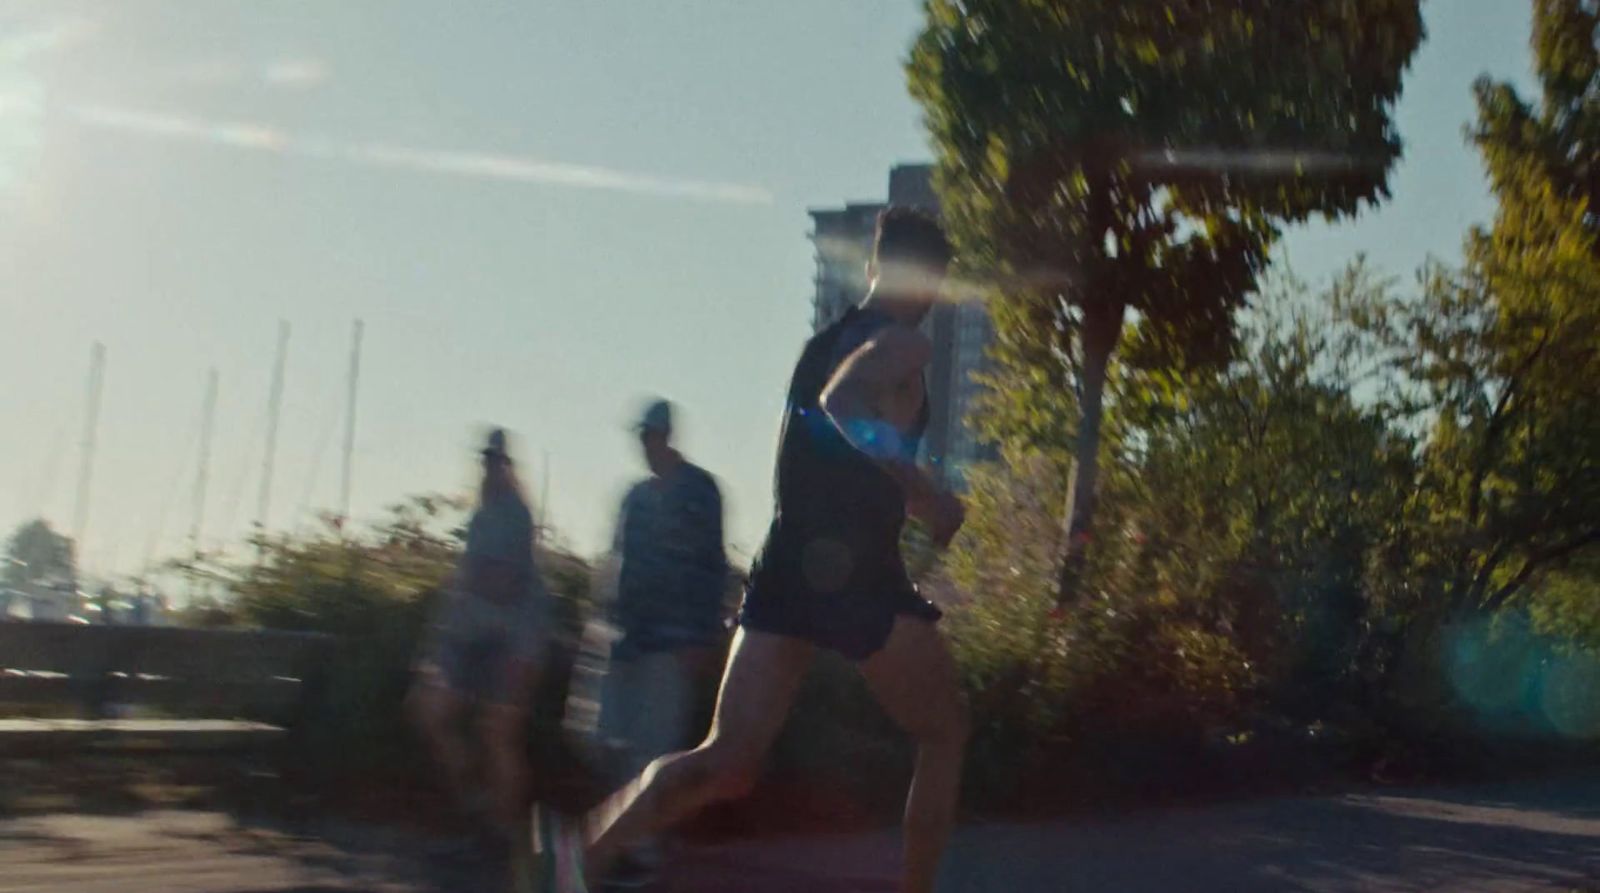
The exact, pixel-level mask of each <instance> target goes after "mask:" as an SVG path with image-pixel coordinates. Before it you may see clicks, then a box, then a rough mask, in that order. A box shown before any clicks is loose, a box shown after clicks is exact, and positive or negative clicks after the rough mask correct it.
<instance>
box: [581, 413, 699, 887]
mask: <svg viewBox="0 0 1600 893" xmlns="http://www.w3.org/2000/svg"><path fill="white" fill-rule="evenodd" d="M672 416H673V413H672V405H671V404H670V403H668V402H667V401H665V400H656V401H653V402H652V403H650V405H649V406H648V407H646V409H645V411H644V413H643V415H642V416H641V418H640V419H639V422H638V424H636V425H635V426H634V430H635V431H636V432H637V434H638V436H639V445H640V447H641V448H642V451H643V453H644V460H645V464H646V465H647V466H648V467H649V469H650V476H649V477H647V478H645V479H644V480H642V481H639V482H638V483H637V484H635V485H634V486H633V487H631V488H629V490H628V495H627V497H626V498H625V499H623V501H622V511H621V513H620V515H619V518H618V521H617V530H616V536H615V540H614V547H613V548H614V552H615V553H616V556H617V558H619V559H620V565H621V566H620V568H619V570H618V573H617V585H616V598H615V601H614V602H613V603H612V605H611V606H610V611H609V612H608V613H609V615H610V620H611V623H612V625H613V626H614V627H615V628H616V629H617V630H618V631H620V633H621V638H620V639H618V640H616V641H615V642H613V643H612V645H611V648H610V660H609V661H608V662H607V663H608V666H607V669H606V673H605V680H604V683H603V684H602V687H601V700H600V722H599V737H600V739H601V742H602V744H603V745H604V748H605V750H606V751H608V752H610V753H613V754H616V755H617V756H619V757H620V759H618V760H616V761H615V763H614V764H613V768H614V769H615V770H616V772H615V774H614V775H613V776H612V778H611V780H612V781H613V782H614V783H621V782H625V781H631V780H632V779H634V778H635V777H637V776H638V775H639V773H641V772H643V771H644V769H645V767H646V766H648V765H650V763H651V761H653V760H655V759H656V758H657V757H660V756H663V755H665V754H669V753H672V752H674V751H678V750H682V749H683V748H685V747H689V746H691V745H692V744H693V743H694V741H693V740H691V739H690V735H691V734H692V732H691V729H690V726H689V724H690V722H691V721H692V720H693V719H694V713H695V707H696V704H697V701H698V697H697V692H698V691H699V690H700V686H701V684H702V683H703V682H705V681H709V680H707V678H706V677H707V674H708V673H709V672H715V670H716V667H717V660H718V658H719V657H720V656H721V654H720V651H719V649H720V648H721V646H723V645H724V644H726V639H725V638H724V637H725V636H726V634H727V633H726V631H725V628H724V626H723V610H724V609H723V597H724V592H725V591H726V589H727V582H728V560H727V555H726V553H725V552H724V551H723V543H722V494H721V493H720V492H719V491H718V489H717V482H716V481H715V480H714V479H713V478H712V477H711V475H710V474H708V473H706V471H705V469H702V468H700V467H699V466H698V465H695V464H694V463H692V462H690V461H688V460H687V459H685V458H684V457H683V455H682V454H681V453H679V452H678V451H677V450H676V449H674V448H673V446H672V428H673V426H672V421H673V420H672ZM660 863H661V848H660V845H659V841H657V840H654V839H646V840H644V841H641V842H640V843H639V845H637V846H635V847H632V848H630V850H629V852H628V853H627V854H626V855H625V856H624V857H623V859H622V860H621V861H620V862H619V864H618V865H617V866H616V867H615V870H613V871H612V873H611V876H610V878H609V883H610V884H611V885H612V886H615V887H619V888H624V889H626V888H632V887H641V886H644V885H645V884H646V883H647V882H648V881H649V879H650V878H651V877H652V876H653V875H654V873H655V871H656V870H657V868H658V867H659V865H660Z"/></svg>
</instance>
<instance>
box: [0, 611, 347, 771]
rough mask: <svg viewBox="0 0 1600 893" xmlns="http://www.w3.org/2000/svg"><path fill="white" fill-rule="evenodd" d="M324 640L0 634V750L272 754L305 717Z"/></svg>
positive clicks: (139, 631)
mask: <svg viewBox="0 0 1600 893" xmlns="http://www.w3.org/2000/svg"><path fill="white" fill-rule="evenodd" d="M332 641H333V640H332V638H331V637H329V636H325V635H320V634H315V633H293V632H280V631H264V630H249V631H246V630H203V629H178V628H174V627H149V626H92V625H84V624H74V623H0V751H6V752H19V751H26V752H31V753H53V752H57V751H60V750H63V749H84V748H89V749H118V750H120V749H125V748H134V749H141V750H143V749H163V750H185V749H187V750H205V751H212V750H228V749H237V748H254V747H259V746H262V745H266V744H270V743H272V742H275V741H278V740H281V739H282V738H284V736H285V735H286V734H287V733H288V732H289V730H290V729H291V728H292V727H293V726H294V725H295V723H296V722H297V721H298V720H299V719H300V717H301V715H302V714H303V713H304V711H305V709H306V705H307V703H308V697H309V695H310V693H311V690H312V689H314V687H315V683H316V679H317V676H318V673H319V669H320V667H321V666H322V665H323V663H324V657H325V655H326V653H327V651H328V649H329V647H330V646H331V645H332ZM26 714H32V716H27V715H26ZM40 714H47V715H48V716H47V717H46V718H40ZM62 714H67V715H68V716H63V715H62ZM71 714H76V716H71Z"/></svg>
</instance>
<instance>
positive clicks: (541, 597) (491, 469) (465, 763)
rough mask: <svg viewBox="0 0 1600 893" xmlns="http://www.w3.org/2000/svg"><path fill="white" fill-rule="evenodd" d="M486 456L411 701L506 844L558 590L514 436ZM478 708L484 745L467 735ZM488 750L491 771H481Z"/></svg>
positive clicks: (514, 820) (461, 791)
mask: <svg viewBox="0 0 1600 893" xmlns="http://www.w3.org/2000/svg"><path fill="white" fill-rule="evenodd" d="M481 455H482V458H483V480H482V485H481V488H480V491H479V499H478V506H477V509H476V510H475V511H474V512H473V513H472V518H471V520H470V521H469V522H468V524H467V541H466V549H465V551H464V552H463V554H462V556H461V561H460V565H459V566H458V567H457V569H456V576H455V579H454V581H453V582H452V584H451V585H450V587H449V588H448V591H447V592H446V593H445V594H444V603H443V605H442V606H441V608H440V610H439V612H438V614H437V615H436V617H435V618H434V626H433V631H432V634H431V636H430V638H429V641H428V643H427V645H426V648H425V651H424V654H423V657H422V659H421V660H420V661H419V662H418V667H417V673H416V679H415V681H414V683H413V685H412V689H411V693H410V695H409V696H408V698H407V701H408V703H407V707H408V709H409V712H410V714H411V716H412V717H413V719H414V720H415V722H416V723H417V725H418V726H419V728H420V729H421V731H422V733H423V736H424V738H425V739H426V740H427V742H428V745H429V747H430V748H431V749H432V751H433V755H434V757H435V758H436V759H437V760H438V761H439V763H440V765H441V766H442V767H443V768H444V770H445V775H446V780H447V781H448V783H449V785H450V788H451V792H452V793H453V794H455V795H456V796H457V797H458V798H459V802H460V804H461V806H462V808H463V809H464V810H465V811H466V812H467V814H468V815H469V816H470V817H471V818H473V819H474V820H475V821H477V822H480V823H481V824H482V827H483V828H484V829H485V830H488V831H490V832H491V834H492V836H493V838H495V840H496V842H497V843H498V840H499V839H500V838H504V839H505V840H508V841H509V840H511V839H512V838H510V837H509V836H507V835H510V834H512V833H513V832H514V829H515V828H516V827H517V824H518V822H519V821H520V820H521V819H522V818H523V817H525V815H526V809H527V797H528V791H529V769H528V760H527V747H528V742H527V730H528V711H529V707H530V704H531V700H532V696H533V691H534V686H535V684H536V683H537V681H538V676H539V668H540V662H541V660H542V659H543V655H544V645H545V640H544V634H545V625H546V624H545V618H546V614H547V610H548V602H549V595H548V594H547V592H546V590H545V587H544V582H543V580H542V579H541V578H540V576H539V571H538V569H537V568H536V567H535V566H534V561H533V537H534V526H533V515H532V513H531V512H530V511H529V510H528V502H527V499H526V498H525V497H524V496H523V495H522V489H521V485H520V484H519V483H518V480H517V475H516V470H515V469H514V467H513V465H512V461H511V457H510V456H509V455H508V454H507V453H506V435H505V432H504V431H501V430H498V429H497V430H495V431H493V432H491V433H490V434H489V438H488V443H487V444H486V445H485V447H484V449H483V450H482V453H481ZM474 707H476V708H478V715H477V730H478V739H479V740H478V741H477V747H476V748H475V747H474V746H473V743H472V742H471V741H470V740H469V738H468V736H467V735H465V734H464V732H463V726H464V724H465V722H466V721H467V719H468V716H467V714H468V713H469V712H471V710H472V709H473V708H474ZM479 748H481V751H480V750H479ZM480 753H481V754H482V757H483V760H482V764H483V767H484V771H483V772H481V773H479V772H477V771H475V769H476V767H477V766H478V765H479V763H480V761H479V760H478V759H477V757H478V756H479V754H480ZM498 848H499V847H498V846H497V849H498ZM486 855H496V856H498V855H502V854H486Z"/></svg>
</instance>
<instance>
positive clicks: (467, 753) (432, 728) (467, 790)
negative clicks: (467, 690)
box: [406, 664, 474, 804]
mask: <svg viewBox="0 0 1600 893" xmlns="http://www.w3.org/2000/svg"><path fill="white" fill-rule="evenodd" d="M470 706H471V702H470V701H469V700H468V699H467V697H466V696H464V695H462V694H460V693H459V692H456V691H454V690H453V689H451V688H450V687H449V685H448V684H447V683H446V682H445V679H444V677H443V675H442V674H441V673H440V672H439V669H438V667H436V666H434V665H432V664H424V665H423V666H422V668H421V669H419V670H418V672H417V679H416V682H414V683H413V684H412V687H411V691H410V693H409V694H407V695H406V712H407V713H408V714H409V715H410V716H411V720H412V722H413V723H415V724H416V726H417V728H418V729H419V730H420V731H421V732H422V737H423V740H424V741H426V742H427V744H428V749H429V750H430V751H431V752H432V753H433V757H434V759H435V760H437V761H438V762H439V765H440V766H441V767H443V769H444V772H445V779H446V781H447V782H448V783H449V785H450V793H451V794H452V795H453V796H455V797H456V798H458V801H459V802H461V803H463V804H470V803H471V801H472V798H473V796H474V790H473V780H472V751H471V748H470V747H469V746H468V744H467V739H466V735H465V734H464V732H463V730H462V727H461V726H462V721H463V720H464V719H465V717H466V713H467V710H468V708H469V707H470Z"/></svg>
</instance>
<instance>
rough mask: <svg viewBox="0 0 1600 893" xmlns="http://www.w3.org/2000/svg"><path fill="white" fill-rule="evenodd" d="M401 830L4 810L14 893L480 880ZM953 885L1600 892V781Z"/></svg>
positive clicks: (731, 862)
mask: <svg viewBox="0 0 1600 893" xmlns="http://www.w3.org/2000/svg"><path fill="white" fill-rule="evenodd" d="M418 849H419V846H418V841H417V840H416V839H414V838H408V837H406V836H404V835H403V834H401V833H399V832H394V831H386V830H376V829H370V828H364V829H363V828H351V827H333V826H328V827H325V828H322V829H319V833H317V834H315V835H310V834H302V835H295V834H290V833H287V832H285V831H282V830H274V829H269V828H259V827H252V826H249V825H243V824H239V823H237V822H236V821H235V820H233V819H231V818H229V817H228V816H226V815H223V814H220V813H210V812H147V813H143V814H140V815H137V816H125V817H98V816H84V815H65V814H63V815H51V816H36V817H30V818H18V819H11V820H4V821H0V893H45V891H49V893H112V891H116V893H168V891H170V893H202V891H204V893H433V891H444V890H450V891H456V890H463V889H466V888H467V887H466V885H464V884H463V881H462V879H461V878H460V877H459V876H452V875H450V873H449V872H447V871H443V870H441V869H438V868H436V867H434V866H431V865H429V864H428V863H427V862H426V860H424V859H422V858H420V857H418V856H417V855H416V854H417V852H418ZM895 849H896V846H895V841H894V839H893V836H892V835H890V834H877V835H854V836H849V837H825V836H819V837H810V838H790V839H784V840H775V841H758V842H747V843H737V844H729V845H725V846H718V847H702V848H698V849H696V850H694V851H693V852H691V853H690V854H689V855H688V856H687V857H686V858H685V860H684V864H683V865H682V866H681V869H680V870H679V871H677V872H676V873H675V875H674V882H673V885H672V888H671V890H672V893H749V891H757V890H759V891H762V893H846V891H849V893H856V891H863V893H864V891H888V890H892V889H893V884H892V876H893V869H892V866H893V864H894V858H895ZM944 889H945V890H948V891H959V893H969V891H970V893H990V891H994V893H1032V891H1044V893H1055V891H1077V890H1082V891H1096V893H1103V891H1117V893H1157V891H1159V893H1173V891H1228V893H1256V891H1261V893H1267V891H1273V893H1277V891H1312V893H1345V891H1379V893H1400V891H1407V893H1409V891H1441V893H1443V891H1451V893H1501V891H1551V893H1557V891H1573V890H1580V891H1600V777H1597V778H1588V779H1580V780H1570V779H1569V780H1562V781H1541V782H1528V783H1519V784H1508V785H1499V786H1492V787H1478V788H1462V789H1455V790H1448V791H1439V790H1428V791H1406V792H1392V791H1391V792H1383V793H1372V794H1352V795H1345V796H1337V797H1324V798H1314V799H1289V800H1269V801H1257V802H1253V803H1244V804H1235V805H1226V806H1219V807H1211V808H1205V809H1192V810H1170V811H1161V812H1144V813H1135V814H1130V815H1127V816H1122V817H1114V818H1105V819H1095V820H1091V819H1088V818H1083V819H1078V820H1074V821H1067V822H1058V823H1053V824H1048V825H984V826H975V827H968V828H965V829H963V830H962V832H961V833H960V835H959V836H958V839H957V841H956V844H955V847H954V851H953V853H952V858H951V860H950V865H949V870H948V872H947V876H946V883H945V885H944Z"/></svg>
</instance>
